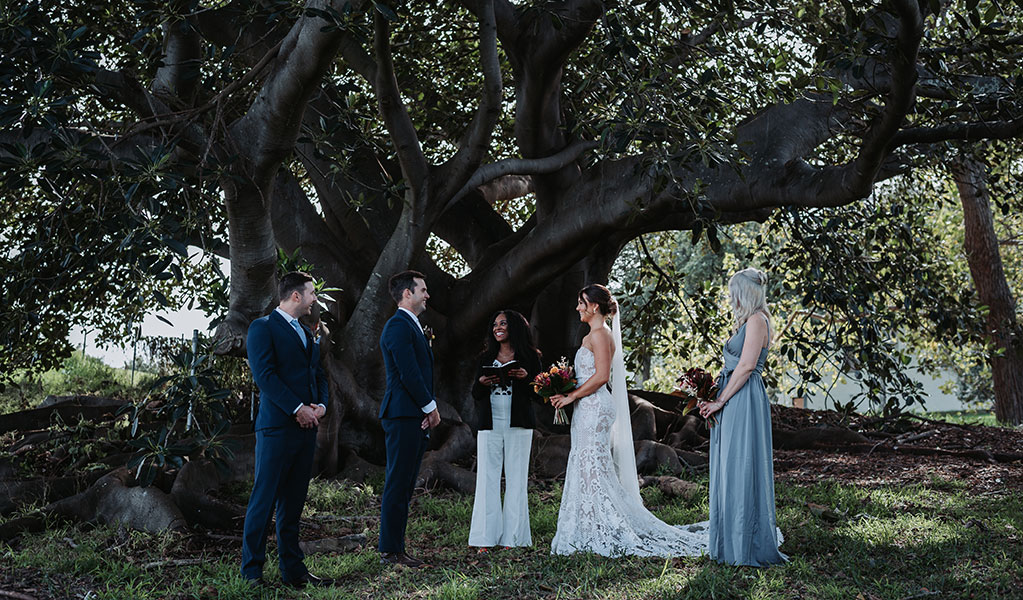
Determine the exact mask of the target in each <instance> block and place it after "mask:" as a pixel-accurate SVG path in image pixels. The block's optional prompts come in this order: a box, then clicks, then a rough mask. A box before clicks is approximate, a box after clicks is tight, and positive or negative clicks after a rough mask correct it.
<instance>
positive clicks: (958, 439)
mask: <svg viewBox="0 0 1023 600" xmlns="http://www.w3.org/2000/svg"><path fill="white" fill-rule="evenodd" d="M772 416H773V418H774V420H775V424H776V425H779V424H781V425H783V426H786V427H788V428H791V429H804V428H809V427H815V426H822V425H827V426H845V427H849V428H851V429H853V430H855V431H859V432H860V433H863V434H865V435H867V437H870V438H871V442H873V443H875V444H877V449H876V451H870V450H864V449H862V448H858V449H855V450H843V449H842V448H841V447H840V446H836V447H834V448H822V449H810V450H775V452H774V473H775V476H776V477H777V478H778V479H780V480H783V481H787V482H792V483H803V484H809V483H814V482H818V481H820V480H821V479H825V478H827V479H835V480H838V481H841V482H843V483H847V484H856V485H862V486H865V487H879V486H892V485H904V484H909V483H927V482H929V481H931V480H932V478H940V479H946V480H952V481H958V482H961V483H963V484H964V485H965V486H966V487H967V488H968V489H970V490H971V491H972V492H974V493H977V494H985V493H998V492H1011V491H1016V492H1019V491H1020V490H1023V460H1016V461H1012V462H999V461H996V460H991V459H987V460H985V459H983V458H977V457H965V456H955V455H944V454H932V455H917V454H907V453H902V452H893V451H892V448H893V447H894V446H899V445H901V446H913V447H917V448H933V449H938V450H946V451H953V452H961V451H968V450H982V451H986V452H988V453H991V454H992V455H995V454H997V455H1020V454H1023V428H1018V427H1017V428H1015V429H1013V428H1008V427H987V426H984V425H960V424H954V423H945V422H942V421H932V420H927V419H921V418H915V417H914V418H907V419H904V420H902V421H900V422H899V425H898V427H897V428H895V429H894V430H893V431H891V432H884V431H882V432H881V433H880V434H878V433H877V429H876V423H875V422H874V421H873V420H871V419H870V418H867V417H863V416H860V415H852V416H851V417H849V418H843V416H842V415H840V414H839V413H837V412H835V411H817V410H804V409H796V408H787V407H781V406H774V407H773V414H772ZM886 434H887V435H891V436H893V437H890V438H886V437H881V436H882V435H886ZM913 437H917V439H915V440H912V441H907V442H906V443H905V444H899V443H898V442H897V440H899V439H911V438H913Z"/></svg>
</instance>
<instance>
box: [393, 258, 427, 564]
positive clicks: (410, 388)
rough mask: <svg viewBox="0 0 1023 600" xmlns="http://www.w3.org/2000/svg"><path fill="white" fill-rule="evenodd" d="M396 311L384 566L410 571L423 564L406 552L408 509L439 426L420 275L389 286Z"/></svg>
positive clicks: (412, 273) (404, 277) (401, 278)
mask: <svg viewBox="0 0 1023 600" xmlns="http://www.w3.org/2000/svg"><path fill="white" fill-rule="evenodd" d="M388 290H389V291H390V293H391V298H393V299H394V301H395V302H396V303H397V304H398V311H397V312H396V313H395V314H394V316H393V317H391V318H390V319H389V320H388V321H387V323H386V324H385V325H384V330H383V332H382V333H381V334H380V350H381V351H382V352H383V355H384V367H385V368H386V370H387V390H386V391H385V392H384V401H383V402H381V403H380V423H381V425H382V426H383V428H384V441H385V444H386V448H387V471H386V475H385V479H384V494H383V496H382V498H381V501H380V541H379V544H378V549H379V550H380V561H381V562H382V563H387V564H400V565H405V566H407V567H413V568H416V567H421V566H423V562H422V561H420V560H417V559H415V558H412V557H411V556H409V554H408V552H406V550H405V526H406V525H407V524H408V506H409V502H410V501H411V500H412V492H413V490H414V489H415V486H416V478H417V477H418V476H419V465H420V463H421V462H422V460H423V452H424V451H425V450H426V445H427V442H428V441H429V439H430V435H429V433H428V430H429V428H432V427H436V426H437V425H438V424H440V412H438V410H437V402H436V401H435V400H434V397H433V352H432V351H431V350H430V344H429V341H428V340H427V339H426V336H425V335H424V333H423V328H422V325H420V323H419V315H421V314H422V313H423V311H425V310H426V301H427V299H429V297H430V294H429V293H427V291H426V280H425V278H424V277H423V274H422V273H419V272H416V271H404V272H402V273H398V274H397V275H395V276H393V277H391V279H390V281H389V282H388Z"/></svg>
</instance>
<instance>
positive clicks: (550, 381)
mask: <svg viewBox="0 0 1023 600" xmlns="http://www.w3.org/2000/svg"><path fill="white" fill-rule="evenodd" d="M575 385H576V381H575V370H573V369H572V367H571V366H569V364H568V359H567V358H565V357H564V356H562V357H561V360H559V361H558V362H556V363H554V364H553V365H551V368H550V369H547V370H546V371H540V373H538V374H537V376H536V377H534V378H533V391H534V392H536V393H537V395H539V396H542V397H543V399H544V402H550V401H551V396H556V395H558V394H567V393H568V392H571V391H572V390H574V389H575ZM554 424H555V425H568V414H567V413H566V412H565V409H563V408H556V409H554Z"/></svg>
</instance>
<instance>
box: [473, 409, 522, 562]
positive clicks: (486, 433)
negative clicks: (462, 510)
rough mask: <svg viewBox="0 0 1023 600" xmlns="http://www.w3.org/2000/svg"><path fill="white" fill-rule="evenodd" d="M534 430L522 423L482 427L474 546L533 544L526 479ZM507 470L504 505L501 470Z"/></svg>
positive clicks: (474, 518) (478, 439)
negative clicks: (509, 425)
mask: <svg viewBox="0 0 1023 600" xmlns="http://www.w3.org/2000/svg"><path fill="white" fill-rule="evenodd" d="M532 446H533V430H532V429H523V428H521V427H507V428H503V429H494V430H485V429H484V430H481V431H479V433H478V434H477V438H476V499H475V501H474V502H473V506H472V525H470V527H469V545H470V546H532V545H533V538H532V536H531V535H530V532H529V501H528V496H527V493H526V481H527V478H528V476H529V453H530V450H531V448H532ZM502 466H503V470H504V479H505V492H504V507H503V509H502V506H501V471H502Z"/></svg>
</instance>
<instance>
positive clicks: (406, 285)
mask: <svg viewBox="0 0 1023 600" xmlns="http://www.w3.org/2000/svg"><path fill="white" fill-rule="evenodd" d="M416 279H422V280H423V281H426V276H425V275H423V274H422V273H420V272H419V271H402V272H401V273H397V274H395V275H392V276H391V279H390V280H389V281H388V282H387V291H389V292H390V293H391V298H393V299H394V303H395V304H397V303H399V302H401V297H402V295H404V293H405V290H408V291H409V292H412V293H415V291H416Z"/></svg>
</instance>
